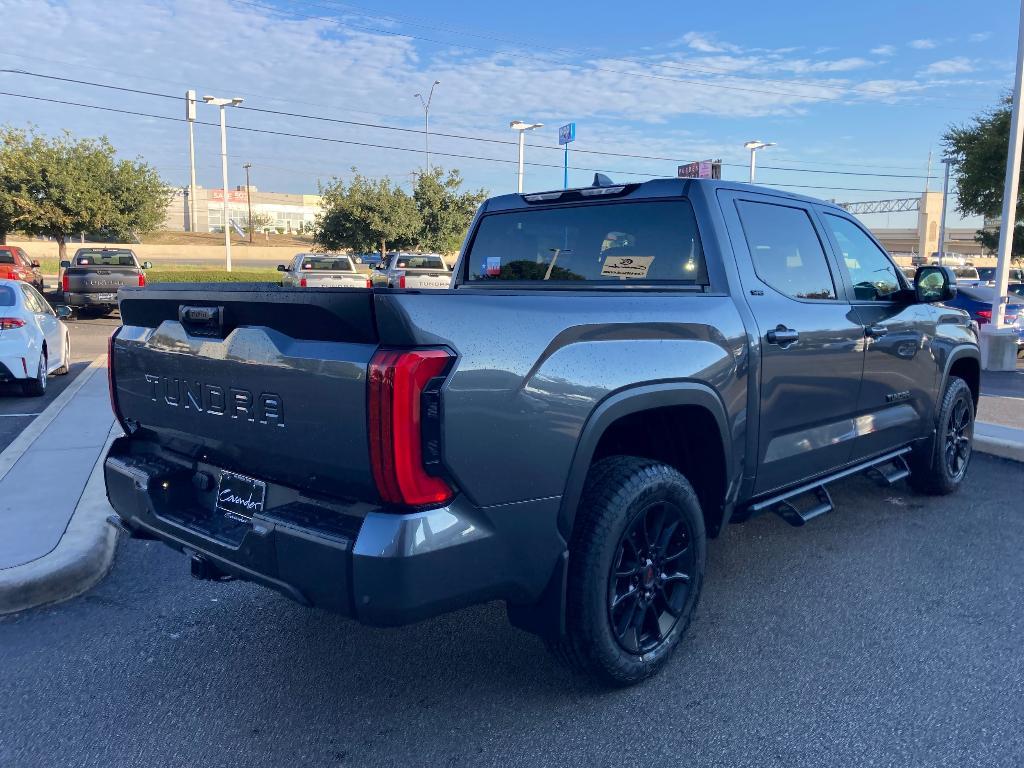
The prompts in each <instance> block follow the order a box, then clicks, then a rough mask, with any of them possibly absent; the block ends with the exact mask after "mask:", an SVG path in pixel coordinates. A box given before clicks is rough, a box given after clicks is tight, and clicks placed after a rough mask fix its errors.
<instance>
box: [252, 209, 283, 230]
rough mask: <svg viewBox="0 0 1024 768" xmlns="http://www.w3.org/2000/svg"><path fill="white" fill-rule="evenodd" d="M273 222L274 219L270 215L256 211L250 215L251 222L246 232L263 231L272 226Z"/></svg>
mask: <svg viewBox="0 0 1024 768" xmlns="http://www.w3.org/2000/svg"><path fill="white" fill-rule="evenodd" d="M275 221H276V219H275V218H274V216H273V215H272V214H269V213H261V212H260V211H257V212H256V213H254V214H253V215H252V220H251V221H250V222H249V226H248V227H247V228H246V231H247V232H262V231H263V230H265V229H269V228H270V227H272V226H274V222H275Z"/></svg>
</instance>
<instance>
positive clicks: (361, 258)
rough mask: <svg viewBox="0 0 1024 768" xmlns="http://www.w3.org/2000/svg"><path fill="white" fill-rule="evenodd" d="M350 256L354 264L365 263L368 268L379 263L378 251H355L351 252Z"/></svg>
mask: <svg viewBox="0 0 1024 768" xmlns="http://www.w3.org/2000/svg"><path fill="white" fill-rule="evenodd" d="M352 258H353V259H355V262H356V264H365V265H366V266H368V267H370V268H373V267H375V266H377V265H378V264H380V254H379V253H355V254H352Z"/></svg>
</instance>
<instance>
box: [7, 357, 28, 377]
mask: <svg viewBox="0 0 1024 768" xmlns="http://www.w3.org/2000/svg"><path fill="white" fill-rule="evenodd" d="M21 361H22V358H20V357H7V356H0V382H8V381H26V380H27V379H28V377H27V376H26V375H25V369H24V367H23V366H22V362H21Z"/></svg>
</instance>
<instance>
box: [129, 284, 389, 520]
mask: <svg viewBox="0 0 1024 768" xmlns="http://www.w3.org/2000/svg"><path fill="white" fill-rule="evenodd" d="M121 297H122V298H121V303H120V305H121V318H122V322H123V324H124V325H123V327H122V328H121V329H120V331H119V332H118V334H117V336H116V338H115V339H114V341H113V342H112V350H111V351H112V360H111V371H112V376H113V381H114V386H115V388H116V393H117V403H118V406H119V409H120V414H121V416H122V418H123V419H124V420H125V422H126V423H127V424H128V426H129V428H130V429H132V430H133V434H134V435H135V436H137V437H138V438H139V439H141V440H149V441H152V442H156V443H158V444H159V445H160V447H162V448H164V449H168V450H172V451H174V452H176V453H178V454H181V455H183V456H185V457H188V458H191V459H193V460H201V461H204V462H208V463H209V464H212V465H215V466H217V467H220V468H222V469H226V470H230V471H233V472H236V473H239V474H242V475H245V476H249V477H253V478H258V479H260V480H270V481H273V482H277V483H281V484H283V485H289V486H292V487H296V488H299V489H301V490H303V491H305V492H310V493H322V494H327V495H330V496H332V497H336V498H349V499H364V500H373V499H375V498H376V489H375V485H374V481H373V473H372V470H371V468H370V465H369V450H368V438H367V424H366V420H367V418H366V417H367V414H366V409H367V406H366V398H367V394H366V392H367V388H366V374H367V366H368V364H369V361H370V358H371V357H372V356H373V353H374V352H375V351H376V349H377V346H378V343H377V331H376V326H375V324H374V310H373V294H372V292H370V291H366V290H365V289H363V290H356V289H329V290H317V289H302V288H281V287H279V286H268V285H260V286H256V285H252V284H237V285H230V284H227V285H223V286H218V287H217V288H216V289H212V290H211V289H209V288H205V287H204V288H203V289H201V290H198V289H197V286H195V285H187V284H181V285H173V284H161V285H158V286H156V287H151V288H148V289H146V290H138V289H136V290H127V291H122V294H121Z"/></svg>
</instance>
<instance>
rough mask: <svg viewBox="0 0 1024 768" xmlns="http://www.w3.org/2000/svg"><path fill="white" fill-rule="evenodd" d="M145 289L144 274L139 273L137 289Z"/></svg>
mask: <svg viewBox="0 0 1024 768" xmlns="http://www.w3.org/2000/svg"><path fill="white" fill-rule="evenodd" d="M145 287H146V276H145V275H144V274H142V273H141V272H139V288H145Z"/></svg>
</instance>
